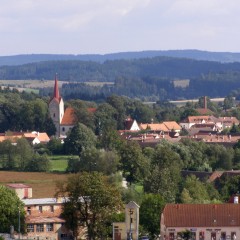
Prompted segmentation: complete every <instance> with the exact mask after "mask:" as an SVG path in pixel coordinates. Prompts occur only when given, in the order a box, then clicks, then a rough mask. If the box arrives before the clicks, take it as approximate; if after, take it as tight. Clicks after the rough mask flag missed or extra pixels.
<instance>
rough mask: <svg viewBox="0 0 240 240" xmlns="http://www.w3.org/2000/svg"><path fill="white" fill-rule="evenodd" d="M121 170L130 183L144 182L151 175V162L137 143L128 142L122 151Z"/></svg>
mask: <svg viewBox="0 0 240 240" xmlns="http://www.w3.org/2000/svg"><path fill="white" fill-rule="evenodd" d="M120 157H121V168H122V170H123V175H124V176H125V177H126V180H127V181H128V182H130V184H131V183H133V182H139V181H143V179H144V178H145V177H147V176H148V175H149V166H150V161H149V160H148V159H147V158H146V157H145V156H144V155H143V153H142V149H141V147H140V146H139V144H138V143H137V142H135V141H127V142H125V145H123V147H122V149H121V151H120Z"/></svg>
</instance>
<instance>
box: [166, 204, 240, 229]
mask: <svg viewBox="0 0 240 240" xmlns="http://www.w3.org/2000/svg"><path fill="white" fill-rule="evenodd" d="M163 216H164V223H163V224H164V225H165V226H166V227H223V226H226V227H227V226H231V227H232V226H239V225H240V204H232V203H226V204H167V205H166V206H165V208H164V211H163ZM162 220H163V219H162Z"/></svg>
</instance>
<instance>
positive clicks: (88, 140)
mask: <svg viewBox="0 0 240 240" xmlns="http://www.w3.org/2000/svg"><path fill="white" fill-rule="evenodd" d="M95 145H96V136H95V134H94V133H93V131H92V130H91V129H90V128H88V127H87V126H85V125H84V124H82V123H78V124H77V125H76V126H75V127H73V129H72V130H71V132H70V134H69V135H68V136H67V138H66V139H65V142H64V148H65V151H66V152H67V153H68V154H78V155H80V153H81V152H82V151H83V150H84V149H87V148H90V147H94V146H95Z"/></svg>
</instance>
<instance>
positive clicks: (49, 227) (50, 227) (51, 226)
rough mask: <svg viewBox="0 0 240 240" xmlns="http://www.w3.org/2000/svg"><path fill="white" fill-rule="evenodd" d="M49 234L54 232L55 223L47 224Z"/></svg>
mask: <svg viewBox="0 0 240 240" xmlns="http://www.w3.org/2000/svg"><path fill="white" fill-rule="evenodd" d="M46 229H47V232H52V231H53V223H47V228H46Z"/></svg>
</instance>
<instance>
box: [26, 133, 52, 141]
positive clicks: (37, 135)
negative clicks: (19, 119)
mask: <svg viewBox="0 0 240 240" xmlns="http://www.w3.org/2000/svg"><path fill="white" fill-rule="evenodd" d="M23 136H24V137H25V138H26V139H29V140H34V139H35V138H37V139H38V140H39V141H40V142H49V141H50V138H49V136H48V135H47V133H45V132H42V133H40V132H31V133H23Z"/></svg>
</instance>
